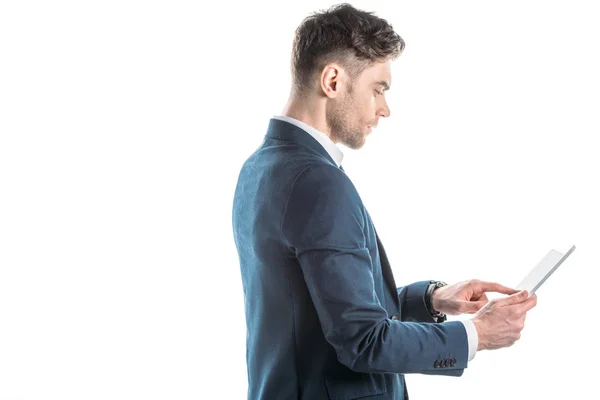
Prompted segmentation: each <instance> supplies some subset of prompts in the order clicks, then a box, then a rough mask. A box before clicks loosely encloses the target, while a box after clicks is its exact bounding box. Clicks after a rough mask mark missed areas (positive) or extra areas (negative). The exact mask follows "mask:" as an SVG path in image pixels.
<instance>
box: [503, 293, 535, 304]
mask: <svg viewBox="0 0 600 400" xmlns="http://www.w3.org/2000/svg"><path fill="white" fill-rule="evenodd" d="M528 296H529V293H528V292H527V290H525V289H523V290H521V291H520V292H517V293H515V294H511V295H510V296H508V297H506V298H504V299H502V303H504V304H505V305H512V304H519V303H520V302H522V301H525V300H527V297H528Z"/></svg>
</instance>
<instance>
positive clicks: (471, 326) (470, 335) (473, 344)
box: [460, 319, 479, 361]
mask: <svg viewBox="0 0 600 400" xmlns="http://www.w3.org/2000/svg"><path fill="white" fill-rule="evenodd" d="M460 322H462V323H463V325H464V326H465V329H466V331H467V340H468V341H469V360H468V361H471V360H472V359H473V358H475V354H476V353H477V347H478V346H479V336H478V335H477V328H475V323H474V322H473V321H471V320H470V319H466V320H463V321H460Z"/></svg>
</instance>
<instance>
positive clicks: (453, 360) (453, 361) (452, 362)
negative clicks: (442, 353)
mask: <svg viewBox="0 0 600 400" xmlns="http://www.w3.org/2000/svg"><path fill="white" fill-rule="evenodd" d="M450 365H452V366H453V367H454V366H455V365H456V358H453V359H452V361H451V364H450Z"/></svg>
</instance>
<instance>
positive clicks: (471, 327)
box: [273, 115, 479, 361]
mask: <svg viewBox="0 0 600 400" xmlns="http://www.w3.org/2000/svg"><path fill="white" fill-rule="evenodd" d="M273 118H274V119H278V120H281V121H286V122H289V123H290V124H292V125H296V126H297V127H298V128H300V129H302V130H304V131H305V132H307V133H308V134H309V135H310V136H312V137H313V138H315V140H316V141H317V142H319V143H320V144H321V146H323V147H324V148H325V150H327V153H329V155H330V156H331V158H333V160H334V161H335V163H336V164H337V166H338V167H339V166H340V165H342V159H343V158H344V153H342V150H341V149H340V148H339V147H338V146H337V145H336V144H335V143H333V141H332V140H331V139H330V138H329V136H327V135H326V134H324V133H323V132H321V131H319V130H317V129H315V128H313V127H312V126H310V125H308V124H305V123H304V122H302V121H298V120H297V119H295V118H291V117H288V116H285V115H276V116H274V117H273ZM460 322H462V323H463V325H464V326H465V330H466V331H467V340H468V341H469V361H471V360H472V359H473V358H475V354H476V353H477V346H478V345H479V337H478V335H477V328H475V324H474V323H473V321H471V320H470V319H466V320H462V321H460Z"/></svg>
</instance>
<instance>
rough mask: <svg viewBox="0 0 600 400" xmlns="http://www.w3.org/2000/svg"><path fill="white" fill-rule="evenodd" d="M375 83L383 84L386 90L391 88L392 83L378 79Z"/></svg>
mask: <svg viewBox="0 0 600 400" xmlns="http://www.w3.org/2000/svg"><path fill="white" fill-rule="evenodd" d="M375 84H376V85H381V86H383V90H384V91H386V90H390V84H389V83H387V82H386V81H377V82H375Z"/></svg>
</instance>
